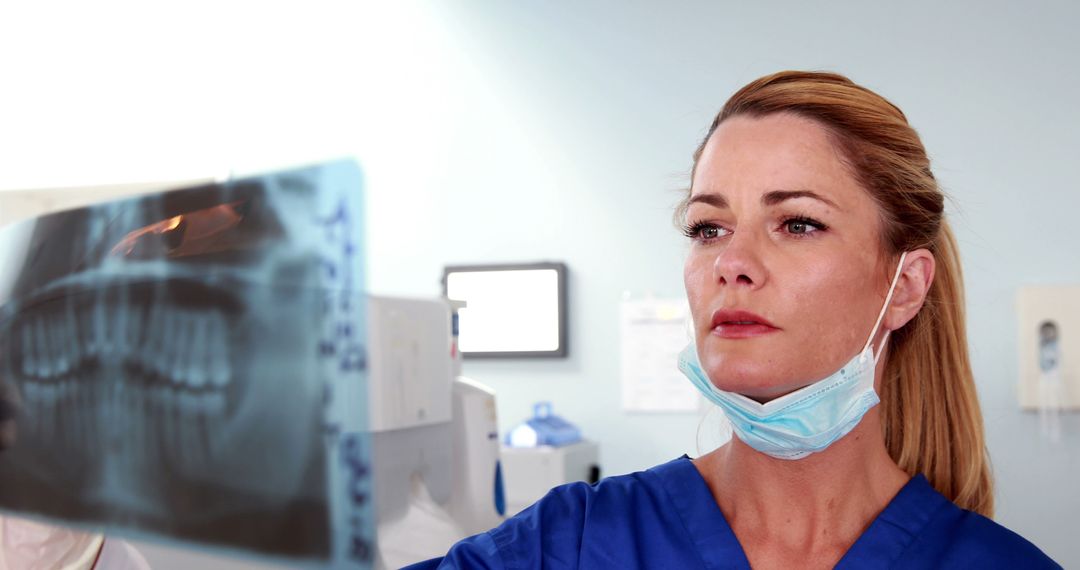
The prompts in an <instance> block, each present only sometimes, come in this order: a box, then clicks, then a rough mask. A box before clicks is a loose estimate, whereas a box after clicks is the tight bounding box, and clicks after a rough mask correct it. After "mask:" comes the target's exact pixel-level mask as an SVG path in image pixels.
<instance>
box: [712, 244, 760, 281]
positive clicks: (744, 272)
mask: <svg viewBox="0 0 1080 570" xmlns="http://www.w3.org/2000/svg"><path fill="white" fill-rule="evenodd" d="M740 238H741V239H740ZM767 278H768V272H767V271H766V270H765V266H764V265H763V264H762V262H761V257H760V255H759V252H758V251H757V248H756V246H755V244H754V242H753V238H752V237H751V236H749V235H746V234H742V235H740V234H739V233H738V232H736V234H735V235H733V236H732V237H731V239H730V240H729V241H728V243H727V245H726V246H725V247H724V248H723V249H722V250H720V252H718V253H717V254H716V259H714V260H713V279H714V281H715V282H716V283H719V284H720V285H725V286H728V285H731V286H744V287H748V288H750V289H760V288H761V287H762V286H763V285H764V284H765V281H766V279H767Z"/></svg>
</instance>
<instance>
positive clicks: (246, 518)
mask: <svg viewBox="0 0 1080 570" xmlns="http://www.w3.org/2000/svg"><path fill="white" fill-rule="evenodd" d="M359 186H360V181H359V171H358V169H357V168H356V167H355V165H354V164H352V163H350V162H333V163H326V164H322V165H317V166H313V167H308V168H302V169H295V170H289V171H283V172H278V173H272V174H268V175H262V176H255V177H251V178H244V179H239V180H233V181H229V182H224V183H220V184H209V185H205V186H198V187H191V188H181V189H176V190H172V191H168V192H163V193H160V194H155V195H149V196H145V197H140V198H135V199H127V200H119V201H115V202H109V203H103V204H100V205H97V206H91V207H87V208H82V209H78V210H71V211H66V212H60V213H56V214H50V215H47V216H42V217H40V218H37V219H35V220H30V221H27V222H22V223H18V224H15V225H12V226H9V227H6V228H0V267H3V266H5V262H6V263H7V265H8V266H11V261H12V260H15V261H16V262H18V263H15V265H14V266H15V267H21V269H20V270H18V271H16V272H15V273H14V274H12V275H0V384H2V385H3V386H9V387H12V389H13V390H14V391H15V392H16V393H17V394H18V398H19V404H18V405H19V408H20V412H19V414H18V416H17V418H18V420H17V421H18V424H17V425H18V430H17V436H16V438H15V441H14V443H13V444H12V445H10V446H8V447H6V448H0V509H5V510H10V511H18V512H27V513H32V514H36V515H39V516H45V517H52V518H57V519H63V520H67V521H72V522H76V523H82V524H90V525H106V526H109V527H110V528H112V529H113V530H114V531H115V532H120V533H123V532H125V531H138V532H140V533H147V532H149V533H154V534H158V535H162V536H167V537H172V538H173V539H176V540H180V541H185V542H199V543H206V544H214V545H218V546H222V547H228V548H241V549H247V550H250V551H254V552H257V553H263V554H267V555H274V556H288V557H292V558H294V559H311V560H322V561H329V562H331V563H333V564H335V565H337V566H340V567H354V568H364V567H367V566H369V565H370V562H371V561H370V560H368V559H367V558H366V557H367V556H368V555H369V553H370V549H369V548H364V547H362V545H363V544H365V543H370V541H371V538H372V536H371V534H372V532H373V525H372V524H371V522H372V521H371V516H373V515H372V513H371V512H370V508H371V506H370V504H369V503H370V501H368V500H367V495H365V493H368V494H369V493H370V488H369V487H370V481H369V480H368V479H367V478H366V477H367V475H366V474H367V472H368V471H369V470H366V469H365V468H363V467H362V465H363V462H365V461H367V460H368V458H367V457H357V456H356V453H357V450H358V449H359V450H366V449H367V447H366V443H363V441H364V440H363V439H362V437H361V434H362V432H363V430H364V427H365V425H366V413H367V410H366V404H365V403H364V399H363V394H364V389H363V386H364V382H365V381H366V370H364V369H362V368H361V369H355V368H350V367H348V366H343V365H342V363H341V362H338V361H337V359H339V358H340V356H339V355H345V354H356V353H358V351H359V353H360V354H363V353H364V351H365V350H366V347H365V345H364V343H365V342H366V338H365V336H364V334H363V332H362V331H363V327H364V324H365V323H366V320H365V314H364V311H365V310H366V307H365V304H364V303H363V300H364V297H363V284H364V280H363V271H364V267H363V263H362V259H360V257H359V252H361V251H362V247H360V243H359V239H360V237H361V236H362V234H363V231H362V229H363V228H362V226H361V222H362V219H363V218H362V210H361V208H360V199H361V196H360V192H359V189H360V188H359ZM20 236H21V237H20ZM16 238H18V239H16ZM13 244H24V245H25V247H23V248H22V249H20V248H19V246H17V245H13ZM5 248H6V249H5ZM328 301H329V302H328ZM344 325H347V327H345V328H351V329H352V331H353V334H351V335H349V336H348V337H347V338H346V337H342V336H341V335H340V334H338V332H337V331H340V330H342V328H343V326H344ZM357 331H361V334H357ZM327 345H332V346H336V347H337V349H336V350H334V351H329V352H328V351H326V350H324V349H325V347H326V346H327ZM0 393H3V394H6V393H7V392H6V391H5V392H0ZM328 395H329V396H331V397H333V398H347V399H346V400H342V401H326V398H327V397H328ZM358 442H360V443H359V444H358ZM343 453H347V454H349V457H348V458H343V455H342V454H343ZM363 453H366V451H365V452H363ZM358 466H359V467H358ZM357 490H359V492H354V491H357ZM365 541H366V542H365ZM357 545H361V546H360V547H358V546H357Z"/></svg>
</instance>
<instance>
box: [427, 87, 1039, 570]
mask: <svg viewBox="0 0 1080 570" xmlns="http://www.w3.org/2000/svg"><path fill="white" fill-rule="evenodd" d="M943 203H944V199H943V195H942V193H941V191H940V189H939V188H938V186H937V183H936V181H935V180H934V176H933V174H932V173H931V171H930V163H929V160H928V159H927V156H926V152H925V150H924V149H923V146H922V143H921V142H920V140H919V138H918V135H917V134H916V133H915V131H914V130H913V129H912V128H911V127H910V126H909V125H908V123H907V119H906V118H905V116H904V114H903V113H902V112H901V111H900V110H899V109H898V108H896V107H895V106H893V105H892V104H890V103H889V102H888V101H886V100H885V99H883V98H882V97H880V96H879V95H877V94H875V93H873V92H871V91H869V90H867V89H865V88H863V87H860V86H858V85H856V84H854V83H852V82H851V81H850V80H848V79H847V78H845V77H843V76H840V75H836V74H831V73H807V72H790V71H789V72H781V73H777V74H774V75H770V76H767V77H763V78H761V79H758V80H756V81H754V82H752V83H750V84H749V85H747V86H746V87H744V88H742V89H741V90H740V91H739V92H737V93H736V94H735V95H734V96H733V97H732V98H731V99H730V100H729V101H728V102H727V104H726V105H725V106H724V108H723V110H721V112H720V114H719V115H718V116H717V117H716V119H715V120H714V121H713V124H712V126H711V128H710V129H709V132H708V134H707V135H706V137H705V139H704V141H703V142H702V143H701V146H700V147H699V148H698V149H697V151H696V152H695V153H694V169H693V171H692V179H691V189H690V192H689V193H688V195H687V196H686V198H685V200H684V201H683V203H682V205H681V206H680V208H679V212H678V215H677V217H678V218H680V220H682V221H683V222H684V224H685V233H686V235H687V236H688V237H689V238H690V239H691V245H690V253H689V255H688V257H687V260H686V266H685V273H684V279H685V284H686V291H687V296H688V298H689V301H690V308H691V312H692V314H693V320H694V329H695V342H694V344H693V345H691V346H690V347H688V349H687V350H686V351H685V352H684V353H683V355H682V357H681V358H680V363H679V366H680V369H681V370H682V371H683V372H684V373H685V374H686V375H687V376H688V377H689V378H690V380H691V381H692V382H693V383H694V384H695V385H696V386H697V387H698V388H699V389H700V390H701V391H702V392H703V393H704V394H705V396H706V397H707V398H708V399H709V400H711V401H712V402H714V403H715V404H717V405H718V406H719V407H720V408H721V409H723V411H724V412H725V414H726V415H727V416H728V418H729V419H730V420H731V424H732V427H733V430H734V433H735V436H736V437H733V438H732V439H731V441H730V442H729V443H727V444H726V445H724V446H722V447H720V448H719V449H717V450H715V451H713V452H711V453H709V454H706V455H704V456H703V457H699V458H697V459H694V460H690V459H688V458H686V457H682V458H679V459H676V460H674V461H671V462H669V463H666V464H664V465H660V466H658V467H655V468H653V469H650V470H648V471H644V472H640V473H634V474H630V475H626V476H621V477H612V478H608V479H606V480H604V481H602V482H601V483H599V484H597V485H595V486H591V487H590V486H587V485H585V484H581V483H578V484H571V485H566V486H562V487H559V488H556V489H554V490H552V491H551V492H550V493H548V495H547V496H545V497H544V498H543V499H541V500H540V501H539V502H538V503H536V504H535V505H533V506H532V507H530V508H528V509H526V510H525V511H524V512H522V513H520V514H519V515H517V516H515V517H514V518H512V519H509V520H508V521H506V522H505V523H504V524H502V525H501V526H499V527H498V528H496V529H494V530H492V531H490V532H488V533H485V534H481V535H477V536H474V537H471V538H468V539H466V540H463V541H462V542H460V543H458V544H457V545H456V546H454V548H453V549H452V550H451V551H450V552H449V554H448V555H447V556H446V557H445V558H444V559H441V560H435V561H429V562H427V563H423V564H421V565H419V567H439V568H455V567H460V568H518V567H536V568H539V567H544V568H631V567H645V568H747V567H750V566H753V567H755V568H828V567H834V566H836V567H846V568H856V567H858V568H879V567H904V568H910V567H915V568H923V567H978V568H988V567H989V568H993V567H1001V568H1006V567H1008V568H1018V567H1023V568H1043V567H1050V568H1052V567H1057V565H1056V564H1055V563H1054V562H1053V561H1052V560H1050V559H1049V558H1047V557H1046V556H1045V555H1044V554H1043V553H1042V552H1040V551H1039V550H1038V549H1037V548H1036V547H1034V546H1033V545H1031V544H1030V543H1029V542H1027V541H1026V540H1024V539H1023V538H1021V537H1020V536H1018V535H1016V534H1014V533H1012V532H1011V531H1009V530H1007V529H1005V528H1004V527H1001V526H999V525H997V524H996V523H994V522H992V521H991V520H990V519H989V518H987V517H990V516H992V513H993V489H992V482H991V477H990V467H989V463H988V459H987V456H986V451H985V446H984V441H983V428H982V419H981V416H980V413H979V405H978V400H977V398H976V395H975V386H974V382H973V379H972V374H971V367H970V364H969V362H968V355H967V344H966V343H967V341H966V336H965V331H964V314H963V307H964V302H963V288H962V284H961V278H960V262H959V259H958V257H957V250H956V244H955V242H954V240H953V237H952V233H951V231H950V230H949V226H948V224H947V223H946V221H945V219H944V217H943V210H944V208H943ZM879 395H880V396H879ZM878 404H880V405H878Z"/></svg>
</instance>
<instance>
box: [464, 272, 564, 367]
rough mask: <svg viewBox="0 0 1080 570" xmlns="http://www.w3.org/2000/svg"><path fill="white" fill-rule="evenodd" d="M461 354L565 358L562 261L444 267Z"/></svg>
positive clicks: (484, 356) (475, 356)
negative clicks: (458, 305) (455, 303)
mask: <svg viewBox="0 0 1080 570" xmlns="http://www.w3.org/2000/svg"><path fill="white" fill-rule="evenodd" d="M443 283H444V287H445V294H446V296H447V297H449V298H450V299H455V300H459V301H465V302H466V303H467V307H465V308H463V309H460V310H459V311H458V331H459V337H458V349H459V350H460V351H461V353H462V355H463V356H465V357H466V358H477V357H480V358H521V357H533V356H556V357H564V356H566V352H567V351H566V348H567V347H566V266H565V265H564V264H562V263H533V264H517V265H474V266H457V267H447V268H446V270H445V272H444V276H443Z"/></svg>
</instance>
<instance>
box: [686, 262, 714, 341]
mask: <svg viewBox="0 0 1080 570" xmlns="http://www.w3.org/2000/svg"><path fill="white" fill-rule="evenodd" d="M710 275H711V267H710V266H709V264H708V262H707V260H704V259H703V258H702V257H701V256H695V255H693V254H691V255H690V256H688V257H687V258H686V263H685V265H684V266H683V286H684V287H685V288H686V299H687V301H689V303H690V314H691V315H692V316H693V318H694V324H695V326H696V325H697V324H698V323H699V322H700V321H699V319H700V318H701V314H702V312H703V311H707V310H708V304H709V303H708V301H709V293H708V285H709V279H710V277H709V276H710Z"/></svg>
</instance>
